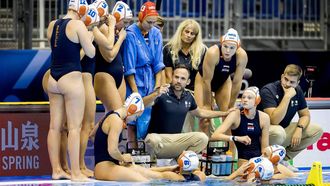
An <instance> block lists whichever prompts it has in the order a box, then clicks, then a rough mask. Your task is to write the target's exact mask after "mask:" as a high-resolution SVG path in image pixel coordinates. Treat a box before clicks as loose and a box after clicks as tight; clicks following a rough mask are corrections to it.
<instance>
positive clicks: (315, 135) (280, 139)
mask: <svg viewBox="0 0 330 186" xmlns="http://www.w3.org/2000/svg"><path fill="white" fill-rule="evenodd" d="M296 128H297V122H292V123H290V125H289V126H287V127H286V128H283V127H282V126H280V125H270V127H269V145H275V144H277V145H282V146H283V147H285V149H286V157H285V159H286V160H288V159H293V158H294V157H295V156H296V155H297V154H299V153H300V152H301V151H303V150H304V149H305V148H306V147H308V146H309V145H312V144H314V143H315V142H316V141H317V140H318V139H319V138H320V137H321V136H322V134H323V130H322V129H321V127H320V126H318V125H315V124H309V125H308V127H307V128H306V129H304V130H303V131H302V136H301V142H300V144H299V145H298V146H296V147H291V146H290V145H291V139H292V135H293V133H294V131H295V130H296Z"/></svg>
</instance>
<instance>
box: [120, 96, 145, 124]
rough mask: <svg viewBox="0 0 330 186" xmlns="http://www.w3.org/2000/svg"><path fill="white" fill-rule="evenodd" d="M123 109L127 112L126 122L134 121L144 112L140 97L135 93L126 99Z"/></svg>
mask: <svg viewBox="0 0 330 186" xmlns="http://www.w3.org/2000/svg"><path fill="white" fill-rule="evenodd" d="M124 107H125V108H126V111H127V118H126V120H128V121H133V120H135V119H136V118H137V117H138V116H140V115H141V114H142V113H143V111H144V104H143V99H142V97H141V95H140V94H139V93H137V92H133V93H132V94H131V95H130V96H128V97H127V98H126V100H125V103H124Z"/></svg>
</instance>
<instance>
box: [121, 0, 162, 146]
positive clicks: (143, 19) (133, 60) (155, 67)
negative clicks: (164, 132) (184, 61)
mask: <svg viewBox="0 0 330 186" xmlns="http://www.w3.org/2000/svg"><path fill="white" fill-rule="evenodd" d="M157 17H158V12H157V10H156V5H155V3H153V2H150V1H148V2H146V3H144V4H143V5H142V7H141V9H140V12H139V16H138V22H137V23H135V24H132V25H131V26H129V27H128V28H127V30H126V31H127V37H126V40H125V42H124V51H123V52H124V54H123V62H124V75H125V78H126V81H127V86H126V87H127V93H126V95H130V94H131V93H132V92H139V93H140V94H141V96H142V97H144V96H147V95H149V94H151V93H152V92H153V91H154V90H155V89H156V88H158V87H160V85H161V72H162V70H163V69H164V64H163V53H162V47H163V39H162V35H161V32H160V31H159V30H158V29H157V28H155V27H154V24H155V23H156V21H157ZM150 114H151V108H146V110H145V111H144V112H143V114H142V116H141V117H139V118H138V119H137V120H136V121H134V122H131V123H128V140H129V141H136V139H143V138H144V137H145V136H146V134H147V129H148V124H149V120H150Z"/></svg>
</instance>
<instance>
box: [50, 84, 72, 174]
mask: <svg viewBox="0 0 330 186" xmlns="http://www.w3.org/2000/svg"><path fill="white" fill-rule="evenodd" d="M47 89H48V90H50V91H48V92H49V93H48V96H49V102H50V104H49V105H50V126H49V132H48V136H47V147H48V153H49V159H50V163H51V165H52V179H62V178H67V179H70V175H68V174H67V173H66V172H64V171H63V169H62V167H61V164H60V144H61V134H60V130H61V128H62V122H63V118H64V115H65V109H64V99H63V95H61V94H57V93H56V90H57V83H56V81H55V80H54V79H53V78H49V83H48V88H47Z"/></svg>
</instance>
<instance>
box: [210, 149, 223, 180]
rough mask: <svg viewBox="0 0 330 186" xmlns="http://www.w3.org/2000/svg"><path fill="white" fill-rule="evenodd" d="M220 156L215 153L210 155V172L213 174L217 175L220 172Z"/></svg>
mask: <svg viewBox="0 0 330 186" xmlns="http://www.w3.org/2000/svg"><path fill="white" fill-rule="evenodd" d="M220 161H221V156H220V154H218V153H216V154H214V155H213V156H212V174H213V175H215V176H219V175H220V174H221V168H220V166H221V163H220Z"/></svg>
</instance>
